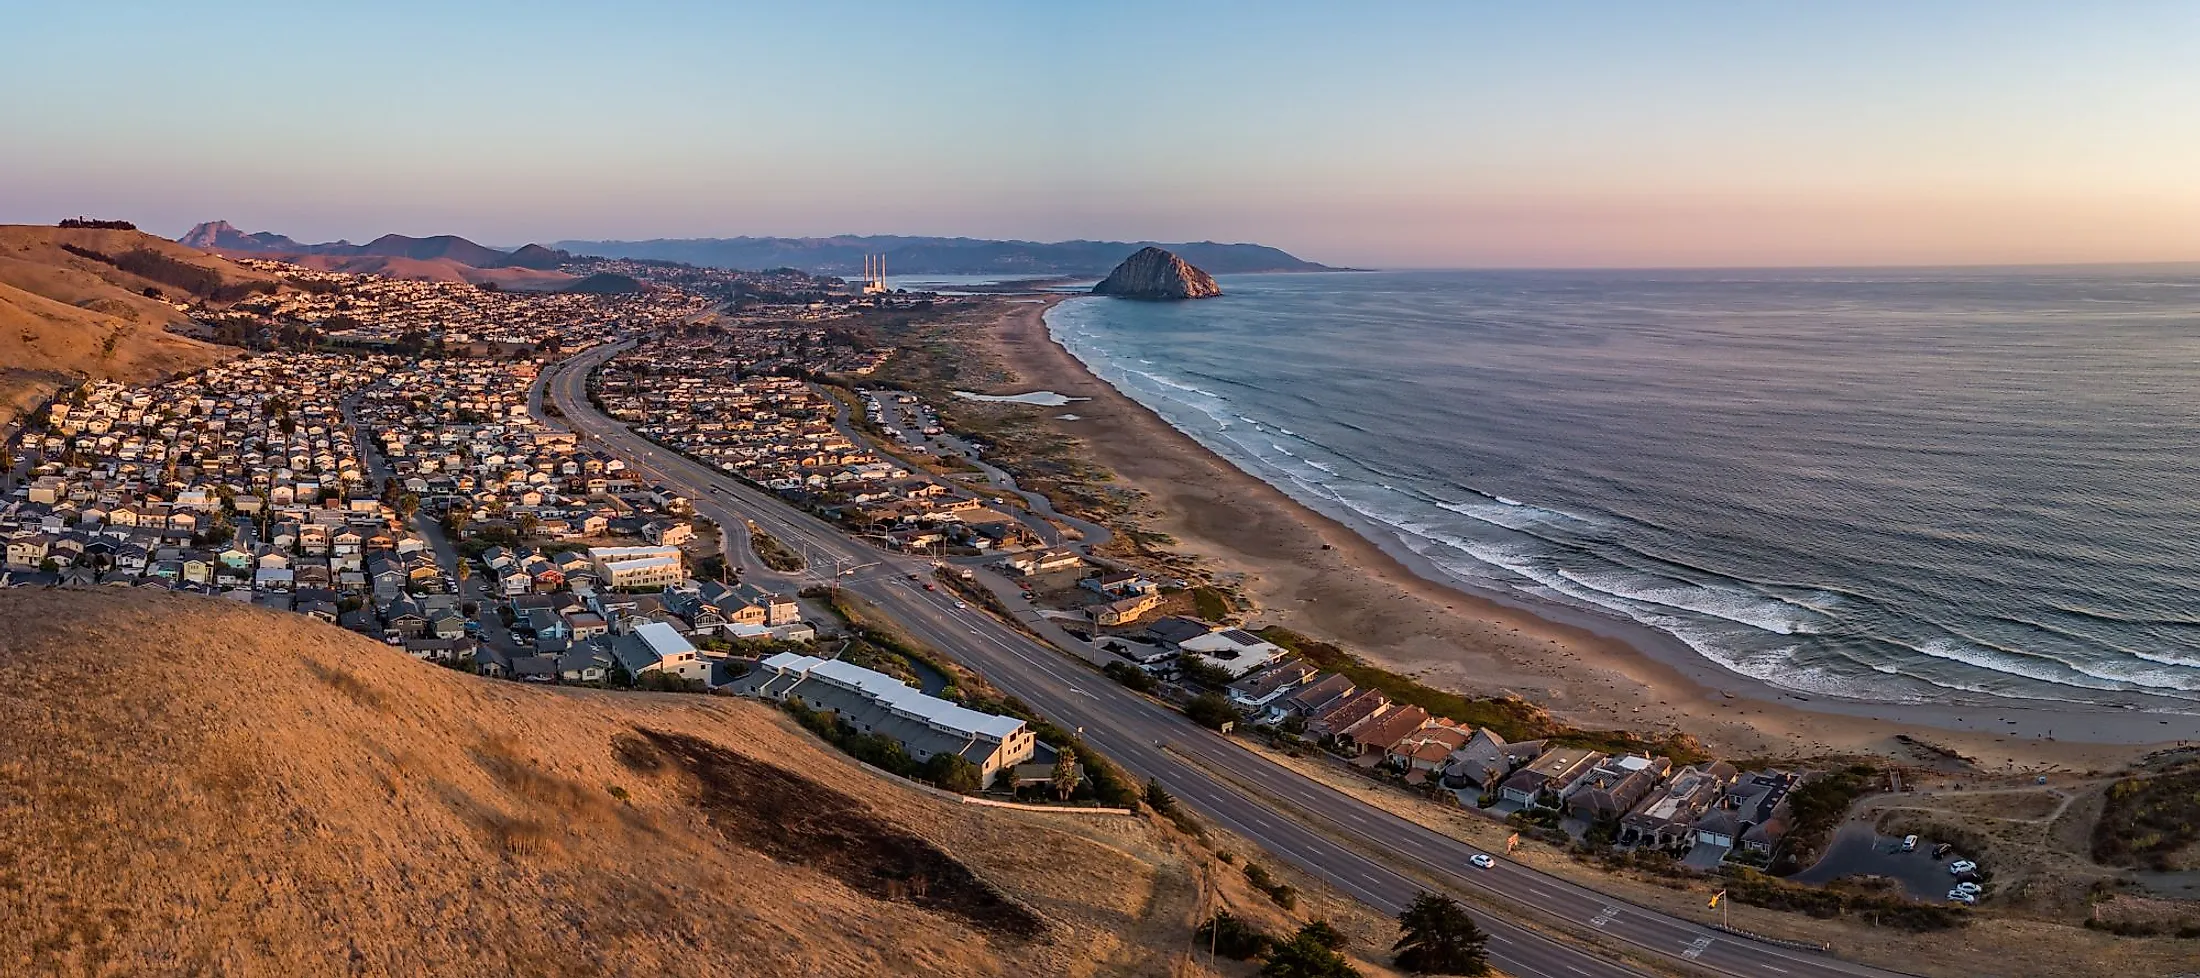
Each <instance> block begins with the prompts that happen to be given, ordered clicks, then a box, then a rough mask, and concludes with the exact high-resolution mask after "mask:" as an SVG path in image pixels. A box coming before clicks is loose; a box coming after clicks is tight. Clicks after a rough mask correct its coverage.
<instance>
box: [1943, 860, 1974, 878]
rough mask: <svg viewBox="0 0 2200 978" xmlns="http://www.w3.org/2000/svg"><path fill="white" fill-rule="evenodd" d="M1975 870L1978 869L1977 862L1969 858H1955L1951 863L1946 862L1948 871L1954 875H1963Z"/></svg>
mask: <svg viewBox="0 0 2200 978" xmlns="http://www.w3.org/2000/svg"><path fill="white" fill-rule="evenodd" d="M1977 871H1978V864H1977V863H1974V862H1972V861H1970V860H1968V859H1958V860H1956V861H1955V862H1952V863H1949V864H1948V872H1950V873H1952V874H1954V875H1956V876H1961V875H1963V874H1965V873H1971V872H1977Z"/></svg>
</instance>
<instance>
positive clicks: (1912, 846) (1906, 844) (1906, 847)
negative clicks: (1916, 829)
mask: <svg viewBox="0 0 2200 978" xmlns="http://www.w3.org/2000/svg"><path fill="white" fill-rule="evenodd" d="M1916 850H1917V836H1914V835H1905V836H1903V837H1902V851H1903V852H1914V851H1916Z"/></svg>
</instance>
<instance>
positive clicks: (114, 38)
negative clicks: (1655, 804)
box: [0, 0, 2200, 267]
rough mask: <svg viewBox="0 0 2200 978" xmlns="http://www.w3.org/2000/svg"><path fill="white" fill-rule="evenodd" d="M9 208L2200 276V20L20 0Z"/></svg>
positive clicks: (165, 229)
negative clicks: (2086, 265)
mask: <svg viewBox="0 0 2200 978" xmlns="http://www.w3.org/2000/svg"><path fill="white" fill-rule="evenodd" d="M0 25H4V26H0V85H5V88H6V91H7V93H8V94H7V96H6V97H5V98H0V221H14V222H46V221H52V220H54V219H57V218H60V217H64V216H70V215H75V214H78V213H83V214H89V215H94V216H114V217H128V218H130V219H132V220H136V221H137V222H139V224H141V225H142V226H144V227H145V228H147V229H148V230H152V231H155V232H159V233H166V234H177V233H180V232H181V231H183V230H184V229H185V228H187V227H188V226H189V225H191V224H193V223H195V222H197V221H200V220H209V219H214V218H224V219H228V220H230V221H232V222H234V223H236V224H238V225H239V226H241V227H243V228H244V229H245V230H248V231H251V230H262V229H269V230H276V231H281V232H284V233H287V234H290V235H292V236H293V237H297V238H300V239H304V240H326V239H332V238H336V237H347V238H350V239H352V240H355V241H357V240H365V239H367V238H370V237H373V236H375V235H377V234H381V233H385V232H390V231H397V232H403V233H409V234H431V233H443V232H448V233H456V234H463V235H466V236H469V237H472V238H475V239H476V240H480V241H483V242H486V243H492V244H504V245H513V244H519V243H522V242H525V241H530V240H550V239H557V238H602V237H623V238H639V237H700V236H731V235H738V234H784V235H826V234H836V233H907V234H963V235H972V236H986V237H1020V238H1034V239H1043V240H1056V239H1062V238H1124V239H1137V238H1152V239H1161V240H1180V239H1216V240H1227V241H1260V242H1264V243H1269V244H1274V245H1278V246H1281V247H1284V248H1287V249H1289V250H1291V251H1294V252H1296V253H1298V254H1301V255H1303V256H1306V257H1309V258H1314V259H1316V260H1321V261H1328V262H1333V263H1347V264H1361V265H1380V266H1393V267H1396V266H1419V267H1435V266H1490V265H1498V266H1505V265H1512V266H1518V265H1767V264H1775V265H1789V264H1881V263H1885V264H1912V263H1925V264H1931V263H1998V262H2051V261H2144V260H2186V261H2191V260H2200V4H2196V3H2191V2H2163V3H2145V2H2107V3H2097V4H2076V3H2023V2H1978V3H1956V2H1948V3H1931V2H1925V3H1914V2H1911V3H1870V2H1852V0H1845V2H1840V3H1825V4H1793V3H1763V2H1734V3H1682V2H1669V3H1639V2H1612V3H1594V2H1567V3H1467V2H1446V3H1428V4H1414V3H1403V2H1400V3H1382V2H1378V3H1339V2H1334V0H1329V2H1318V3H1303V4H1301V3H1284V2H1267V3H1244V4H1228V3H1194V2H1187V3H1137V2H1123V3H1090V4H1072V3H1068V2H1004V3H967V4H949V3H922V4H919V3H876V4H862V3H827V2H793V3H790V2H785V0H781V2H776V3H770V4H756V5H747V4H735V3H702V2H697V3H670V2H664V3H652V2H646V0H633V2H626V3H619V4H600V3H564V2H554V0H532V2H525V3H508V4H507V3H494V2H486V0H483V2H449V3H410V2H395V0H385V2H377V3H356V4H355V3H317V2H296V0H292V2H288V3H280V4H278V3H266V4H260V3H225V2H221V0H205V2H199V3H174V2H168V0H161V2H148V3H137V4H131V3H123V2H112V3H74V2H72V3H55V2H51V0H36V2H24V0H0Z"/></svg>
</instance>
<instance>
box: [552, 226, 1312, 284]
mask: <svg viewBox="0 0 2200 978" xmlns="http://www.w3.org/2000/svg"><path fill="white" fill-rule="evenodd" d="M555 247H557V248H560V249H563V250H566V251H570V252H573V253H575V254H583V255H600V256H603V257H605V258H644V259H654V260H657V261H676V262H685V263H687V264H690V265H704V266H709V267H713V268H739V269H766V268H799V269H802V270H803V271H807V272H814V273H820V274H828V275H853V274H857V273H858V272H860V270H861V269H862V267H863V256H865V255H885V256H886V271H887V273H888V274H890V275H891V274H904V275H1017V276H1042V275H1079V276H1082V275H1090V276H1093V277H1095V278H1098V277H1099V276H1102V275H1105V274H1107V273H1108V270H1109V269H1111V268H1114V267H1115V266H1116V264H1117V263H1118V262H1121V261H1122V260H1123V259H1124V258H1125V257H1127V256H1129V255H1130V254H1131V253H1133V252H1136V251H1138V250H1139V249H1141V248H1146V247H1159V248H1162V249H1165V250H1168V251H1172V252H1175V253H1176V254H1177V255H1179V256H1181V257H1182V258H1183V259H1184V260H1185V261H1188V262H1191V263H1192V264H1194V265H1197V266H1199V267H1201V268H1204V269H1206V270H1207V271H1209V272H1214V273H1217V274H1224V275H1227V274H1231V273H1242V272H1325V271H1334V270H1335V269H1332V268H1330V267H1329V266H1327V265H1322V264H1318V263H1316V262H1310V261H1306V260H1304V259H1302V258H1299V257H1297V256H1294V255H1292V254H1290V253H1289V252H1286V251H1283V250H1281V249H1277V248H1270V247H1268V246H1267V245H1257V244H1219V243H1216V242H1213V241H1195V242H1191V243H1188V244H1158V243H1156V242H1152V241H1056V242H1051V243H1047V242H1038V241H991V240H985V239H980V238H927V237H909V236H904V235H889V234H881V235H843V236H840V237H832V238H750V237H741V238H657V239H654V240H650V241H559V242H557V243H556V244H555Z"/></svg>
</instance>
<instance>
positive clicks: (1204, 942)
mask: <svg viewBox="0 0 2200 978" xmlns="http://www.w3.org/2000/svg"><path fill="white" fill-rule="evenodd" d="M1192 937H1193V939H1194V940H1195V941H1196V942H1197V943H1198V944H1199V945H1200V946H1202V947H1210V948H1213V949H1214V953H1216V954H1218V955H1221V956H1222V957H1225V958H1230V959H1231V960H1234V961H1251V960H1252V959H1254V958H1257V957H1260V956H1261V955H1263V954H1266V953H1268V949H1269V948H1272V947H1274V946H1275V944H1276V939H1275V938H1273V937H1270V936H1268V935H1266V934H1263V933H1261V932H1260V930H1259V929H1258V928H1255V927H1254V926H1253V925H1251V924H1249V923H1246V922H1245V921H1243V920H1240V919H1238V917H1237V916H1236V915H1234V914H1232V913H1230V911H1228V910H1217V911H1215V915H1214V916H1213V917H1212V918H1209V919H1208V921H1207V922H1206V923H1204V924H1201V925H1199V929H1198V930H1195V931H1193V932H1192Z"/></svg>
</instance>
